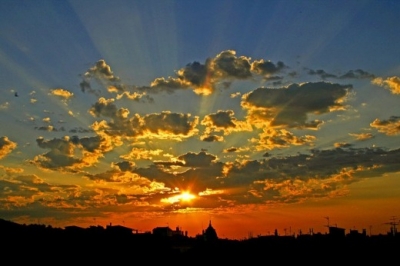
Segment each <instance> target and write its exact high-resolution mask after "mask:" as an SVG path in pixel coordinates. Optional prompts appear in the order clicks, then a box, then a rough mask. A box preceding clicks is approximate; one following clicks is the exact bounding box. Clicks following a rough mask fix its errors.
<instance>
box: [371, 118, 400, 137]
mask: <svg viewBox="0 0 400 266" xmlns="http://www.w3.org/2000/svg"><path fill="white" fill-rule="evenodd" d="M370 126H371V127H373V128H376V129H377V130H378V131H379V132H381V133H384V134H386V135H388V136H395V135H398V134H400V117H399V116H391V117H390V118H389V119H387V120H380V119H375V120H374V121H373V122H372V123H371V124H370Z"/></svg>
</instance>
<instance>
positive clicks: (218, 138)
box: [201, 135, 224, 142]
mask: <svg viewBox="0 0 400 266" xmlns="http://www.w3.org/2000/svg"><path fill="white" fill-rule="evenodd" d="M223 139H224V138H223V137H222V136H217V135H207V136H202V137H201V140H202V141H205V142H219V141H222V140H223Z"/></svg>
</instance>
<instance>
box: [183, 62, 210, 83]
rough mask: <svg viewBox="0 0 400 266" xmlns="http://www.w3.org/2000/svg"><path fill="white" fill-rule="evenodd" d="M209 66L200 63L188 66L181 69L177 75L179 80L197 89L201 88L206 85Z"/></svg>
mask: <svg viewBox="0 0 400 266" xmlns="http://www.w3.org/2000/svg"><path fill="white" fill-rule="evenodd" d="M208 68H209V67H208V66H207V63H206V65H204V64H201V63H199V62H193V63H189V64H187V65H186V66H185V67H184V68H182V69H180V70H179V71H178V73H177V76H178V78H179V80H181V81H186V82H188V83H189V84H190V85H193V86H195V87H201V86H203V85H204V84H205V82H206V78H207V73H208Z"/></svg>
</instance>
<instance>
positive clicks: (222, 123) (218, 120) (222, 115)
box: [202, 110, 236, 128]
mask: <svg viewBox="0 0 400 266" xmlns="http://www.w3.org/2000/svg"><path fill="white" fill-rule="evenodd" d="M233 115H234V112H233V111H232V110H228V111H222V110H219V111H218V112H217V113H213V114H209V115H207V116H206V117H205V118H204V120H203V121H202V124H208V123H210V124H211V125H212V126H215V127H222V128H228V127H235V126H236V125H235V123H234V121H235V120H236V119H235V118H234V116H233Z"/></svg>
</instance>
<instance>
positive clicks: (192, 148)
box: [0, 0, 400, 239]
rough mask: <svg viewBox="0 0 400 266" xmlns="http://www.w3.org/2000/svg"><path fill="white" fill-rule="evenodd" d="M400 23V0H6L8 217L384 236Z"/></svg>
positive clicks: (399, 142) (1, 182) (1, 47)
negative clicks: (342, 230) (331, 228)
mask: <svg viewBox="0 0 400 266" xmlns="http://www.w3.org/2000/svg"><path fill="white" fill-rule="evenodd" d="M399 14H400V1H362V0H357V1H348V0H346V1H341V0H339V1H338V0H335V1H330V0H328V1H295V0H293V1H290V0H286V1H285V0H283V1H265V0H260V1H253V0H250V1H249V0H229V1H223V0H212V1H211V0H202V1H194V0H187V1H185V0H180V1H178V0H176V1H169V0H163V1H159V0H157V1H152V0H147V1H144V0H142V1H137V0H132V1H131V0H126V1H125V0H112V1H111V0H110V1H109V0H100V1H94V0H85V1H80V0H76V1H74V0H72V1H56V0H54V1H44V0H39V1H31V0H27V1H24V0H2V1H0V80H1V84H0V90H1V97H0V119H1V120H0V121H1V130H0V218H2V219H7V220H12V221H15V222H19V223H40V224H50V225H52V226H56V227H64V226H68V225H78V226H82V227H87V226H90V225H103V226H105V225H107V224H109V223H112V224H114V225H117V224H118V225H124V226H127V227H131V228H134V229H138V230H139V232H144V231H151V230H152V229H153V228H154V227H157V226H167V225H168V226H170V227H171V228H173V229H175V228H176V227H177V226H178V227H180V228H181V229H182V230H184V231H188V234H189V235H190V236H195V235H196V234H198V233H200V232H201V230H202V229H205V228H206V227H207V226H208V224H209V221H210V220H211V222H212V225H213V227H214V228H215V229H216V231H217V234H218V236H219V237H225V238H236V239H240V238H245V237H248V236H249V235H266V234H272V233H273V231H274V230H275V229H277V230H278V232H279V233H280V234H281V235H283V234H285V233H286V234H287V233H298V232H299V231H300V230H302V232H304V233H305V232H308V231H309V229H310V228H313V230H314V232H322V233H325V232H327V228H326V225H327V223H328V222H329V223H330V225H337V226H338V227H342V228H346V229H347V230H348V229H358V230H360V231H361V230H362V229H366V230H367V232H368V233H372V234H378V233H386V232H387V231H389V230H390V225H389V224H388V223H390V222H396V223H397V222H398V221H399V218H400V204H399V203H400V48H399V43H400V29H399V25H400V16H399ZM326 217H329V219H327V218H326Z"/></svg>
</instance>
